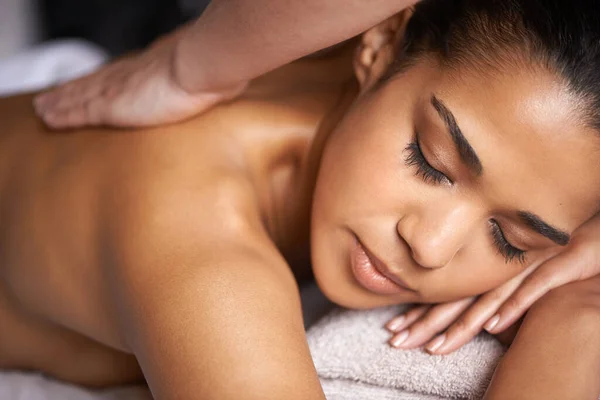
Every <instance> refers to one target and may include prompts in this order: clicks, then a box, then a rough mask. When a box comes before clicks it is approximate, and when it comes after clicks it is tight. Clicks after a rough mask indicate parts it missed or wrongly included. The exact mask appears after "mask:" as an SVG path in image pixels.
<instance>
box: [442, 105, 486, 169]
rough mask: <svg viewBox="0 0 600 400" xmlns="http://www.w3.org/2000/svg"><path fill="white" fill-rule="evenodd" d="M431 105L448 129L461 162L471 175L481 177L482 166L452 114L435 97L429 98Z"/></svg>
mask: <svg viewBox="0 0 600 400" xmlns="http://www.w3.org/2000/svg"><path fill="white" fill-rule="evenodd" d="M431 105H432V106H433V108H435V111H437V113H438V115H439V116H440V118H441V119H442V121H444V124H445V125H446V128H448V132H450V136H452V141H453V142H454V144H455V145H456V150H458V154H459V155H460V159H461V160H462V162H463V163H464V164H465V165H466V166H467V167H468V168H469V169H470V170H471V172H473V174H475V175H476V176H481V174H482V173H483V165H481V161H480V160H479V157H478V156H477V153H475V150H473V147H471V145H470V144H469V141H468V140H467V138H466V137H465V135H463V133H462V131H461V130H460V127H459V126H458V124H457V123H456V118H454V115H453V114H452V112H451V111H450V110H449V109H448V107H446V105H445V104H444V103H443V102H442V101H441V100H440V99H438V98H437V97H435V95H433V96H431Z"/></svg>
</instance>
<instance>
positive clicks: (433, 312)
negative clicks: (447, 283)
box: [390, 298, 474, 349]
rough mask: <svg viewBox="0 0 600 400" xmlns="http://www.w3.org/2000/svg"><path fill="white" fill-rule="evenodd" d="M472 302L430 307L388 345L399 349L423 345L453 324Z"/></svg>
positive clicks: (462, 301) (464, 301)
mask: <svg viewBox="0 0 600 400" xmlns="http://www.w3.org/2000/svg"><path fill="white" fill-rule="evenodd" d="M473 301H474V299H473V298H468V299H464V300H460V301H455V302H452V303H446V304H441V305H437V306H434V307H432V308H431V309H430V310H429V311H428V312H427V313H426V314H425V315H424V316H423V317H422V318H421V319H419V320H418V321H416V322H415V323H413V324H412V325H411V326H410V328H407V329H404V330H403V331H401V332H398V334H396V335H395V336H394V337H393V338H392V339H391V340H390V344H391V345H392V346H394V347H397V348H400V349H411V348H415V347H419V346H421V345H423V344H424V343H425V342H427V341H428V340H430V339H431V338H432V337H434V336H435V335H436V334H438V333H439V332H441V331H443V330H444V329H446V328H447V327H448V326H449V325H450V324H451V323H452V322H454V321H455V320H456V318H458V317H459V316H460V315H461V314H462V313H463V312H464V311H465V310H466V309H467V308H468V307H469V306H470V305H471V304H472V302H473Z"/></svg>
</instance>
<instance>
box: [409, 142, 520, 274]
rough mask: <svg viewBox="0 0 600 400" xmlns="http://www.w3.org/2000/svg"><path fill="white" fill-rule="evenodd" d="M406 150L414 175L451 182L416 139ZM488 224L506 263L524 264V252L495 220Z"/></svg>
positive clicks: (434, 181)
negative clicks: (506, 235)
mask: <svg viewBox="0 0 600 400" xmlns="http://www.w3.org/2000/svg"><path fill="white" fill-rule="evenodd" d="M406 151H407V152H408V154H407V156H406V158H405V160H404V161H405V162H406V165H408V166H411V167H412V166H415V167H417V171H416V175H417V176H420V177H421V178H422V179H423V181H425V182H426V183H434V184H438V185H439V184H441V183H444V182H446V183H449V184H452V181H451V180H450V179H449V178H448V177H447V176H446V175H444V174H443V173H442V172H440V171H438V170H437V169H435V168H433V167H432V166H431V164H429V162H428V161H427V159H426V158H425V156H424V155H423V151H422V150H421V146H420V145H419V141H418V140H415V141H414V142H412V143H410V144H409V145H408V146H407V147H406ZM490 226H491V230H492V237H493V239H494V244H495V246H496V248H497V249H498V252H499V253H500V254H501V255H502V256H503V257H504V260H505V261H506V263H510V262H513V261H515V260H517V261H518V262H519V263H521V264H524V263H525V255H526V252H525V251H524V250H521V249H518V248H516V247H514V246H513V245H511V244H510V243H509V242H508V240H506V237H505V236H504V233H503V232H502V229H501V228H500V225H499V224H498V222H497V221H495V220H491V221H490Z"/></svg>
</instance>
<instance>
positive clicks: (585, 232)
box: [386, 214, 600, 354]
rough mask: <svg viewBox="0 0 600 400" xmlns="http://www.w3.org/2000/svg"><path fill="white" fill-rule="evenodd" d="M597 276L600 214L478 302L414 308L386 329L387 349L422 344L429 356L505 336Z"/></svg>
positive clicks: (478, 298) (461, 301)
mask: <svg viewBox="0 0 600 400" xmlns="http://www.w3.org/2000/svg"><path fill="white" fill-rule="evenodd" d="M599 274H600V214H598V215H596V216H595V217H593V218H592V219H591V220H589V221H588V222H586V223H585V224H584V225H582V226H581V227H580V228H579V229H578V230H577V231H576V232H575V233H574V234H573V237H572V238H571V242H570V243H569V244H568V246H567V247H566V248H565V249H563V251H561V252H560V253H559V254H558V255H556V256H554V257H553V258H550V259H548V260H546V261H545V262H543V263H541V264H539V265H532V266H530V267H529V268H527V269H526V270H524V271H523V272H522V273H520V274H519V275H517V276H516V277H514V278H513V279H511V280H510V281H508V282H506V283H504V284H503V285H502V286H500V287H498V288H496V289H494V290H492V291H490V292H488V293H485V294H483V295H481V296H479V297H477V298H474V297H473V298H468V299H464V300H459V301H455V302H451V303H445V304H438V305H433V306H432V305H422V306H417V307H415V308H413V309H411V310H410V311H408V312H407V313H406V314H404V315H400V316H398V317H396V318H394V319H393V320H391V321H390V322H389V323H388V324H387V326H386V327H387V329H388V330H390V331H391V332H392V333H393V334H394V336H393V337H392V339H391V340H390V344H392V345H393V346H394V347H398V348H403V349H409V348H415V347H419V346H423V345H425V349H426V350H427V351H429V352H430V353H434V354H448V353H451V352H453V351H455V350H457V349H458V348H460V347H461V346H463V345H464V344H466V343H467V342H468V341H470V340H471V339H472V338H473V337H474V336H476V335H477V334H478V333H480V332H481V331H482V330H483V329H485V330H486V331H488V332H490V333H492V334H499V333H502V332H504V331H506V330H507V329H508V328H510V327H511V326H512V325H513V324H515V323H516V322H518V320H519V319H520V318H521V317H522V316H523V315H524V314H525V312H526V311H527V310H528V309H529V308H530V307H531V306H532V305H533V304H534V303H535V302H536V301H537V300H538V299H540V298H541V297H542V296H544V295H545V294H547V293H548V292H549V291H551V290H552V289H555V288H558V287H560V286H562V285H565V284H567V283H569V282H575V281H581V280H585V279H588V278H591V277H594V276H597V275H599ZM441 332H444V333H442V334H440V333H441ZM438 334H440V335H438Z"/></svg>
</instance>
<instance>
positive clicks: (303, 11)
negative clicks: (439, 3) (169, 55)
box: [174, 0, 417, 92]
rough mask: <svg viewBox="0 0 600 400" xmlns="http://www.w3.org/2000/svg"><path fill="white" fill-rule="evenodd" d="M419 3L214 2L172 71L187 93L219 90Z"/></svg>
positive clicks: (182, 45) (189, 33) (182, 44)
mask: <svg viewBox="0 0 600 400" xmlns="http://www.w3.org/2000/svg"><path fill="white" fill-rule="evenodd" d="M416 1H417V0H213V1H212V3H211V4H210V5H209V6H208V8H207V9H206V11H205V12H204V14H203V15H202V16H201V17H200V19H199V20H198V21H196V22H195V23H194V24H193V25H192V26H190V27H189V29H186V32H185V33H184V34H183V35H182V36H181V39H180V41H179V43H178V46H177V48H176V51H175V53H174V54H175V55H174V73H175V76H176V79H177V80H178V83H179V84H180V85H181V86H182V87H183V88H184V89H186V90H187V91H190V92H195V91H202V90H210V89H219V88H222V87H228V86H232V85H235V84H236V83H240V82H244V81H247V80H249V79H252V78H255V77H256V76H258V75H261V74H263V73H266V72H268V71H270V70H272V69H275V68H277V67H279V66H281V65H283V64H285V63H287V62H290V61H292V60H295V59H297V58H300V57H302V56H305V55H307V54H310V53H312V52H314V51H316V50H320V49H323V48H325V47H328V46H330V45H333V44H336V43H338V42H341V41H343V40H345V39H348V38H350V37H352V36H355V35H357V34H359V33H361V32H362V31H364V30H366V29H368V28H370V27H371V26H374V25H376V24H377V23H379V22H381V21H383V20H384V19H386V18H388V17H390V16H392V15H394V14H395V13H397V12H399V11H401V10H403V9H404V8H406V7H409V6H411V5H412V4H414V3H416Z"/></svg>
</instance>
